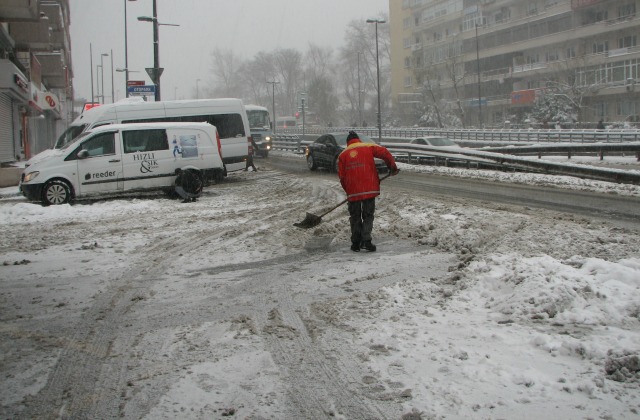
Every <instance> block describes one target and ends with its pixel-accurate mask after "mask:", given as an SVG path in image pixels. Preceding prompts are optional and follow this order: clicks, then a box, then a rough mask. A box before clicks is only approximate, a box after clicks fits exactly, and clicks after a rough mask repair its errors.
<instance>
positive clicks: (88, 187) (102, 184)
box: [67, 131, 124, 195]
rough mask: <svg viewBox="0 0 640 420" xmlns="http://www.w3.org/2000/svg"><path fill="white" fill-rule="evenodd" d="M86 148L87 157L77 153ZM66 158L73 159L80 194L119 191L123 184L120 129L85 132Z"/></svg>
mask: <svg viewBox="0 0 640 420" xmlns="http://www.w3.org/2000/svg"><path fill="white" fill-rule="evenodd" d="M81 150H86V152H87V157H85V158H83V159H78V158H77V154H78V152H80V151H81ZM67 159H76V160H77V165H78V186H79V188H80V195H91V194H96V193H107V192H116V191H121V190H122V189H123V187H124V183H123V173H122V156H121V153H120V133H118V132H117V131H109V132H101V133H97V134H95V135H89V136H87V139H86V140H84V141H83V142H82V143H81V144H80V145H79V146H78V147H77V148H76V150H75V152H74V153H72V154H71V155H69V158H67Z"/></svg>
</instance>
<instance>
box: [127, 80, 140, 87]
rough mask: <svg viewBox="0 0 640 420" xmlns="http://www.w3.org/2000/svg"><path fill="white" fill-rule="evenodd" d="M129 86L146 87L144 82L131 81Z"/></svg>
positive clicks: (128, 83)
mask: <svg viewBox="0 0 640 420" xmlns="http://www.w3.org/2000/svg"><path fill="white" fill-rule="evenodd" d="M127 86H144V80H129V81H128V82H127Z"/></svg>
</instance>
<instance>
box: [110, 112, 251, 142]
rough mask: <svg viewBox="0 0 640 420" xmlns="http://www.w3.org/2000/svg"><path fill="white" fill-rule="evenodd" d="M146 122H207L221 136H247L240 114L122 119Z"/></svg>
mask: <svg viewBox="0 0 640 420" xmlns="http://www.w3.org/2000/svg"><path fill="white" fill-rule="evenodd" d="M145 122H206V123H209V124H211V125H215V126H216V128H217V129H218V133H219V134H220V138H223V139H226V138H230V137H246V135H247V133H245V131H244V123H243V122H242V117H241V116H240V114H210V115H185V116H181V117H162V118H141V119H136V120H126V121H124V120H123V121H122V123H123V124H130V123H145Z"/></svg>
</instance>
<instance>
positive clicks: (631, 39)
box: [618, 35, 637, 48]
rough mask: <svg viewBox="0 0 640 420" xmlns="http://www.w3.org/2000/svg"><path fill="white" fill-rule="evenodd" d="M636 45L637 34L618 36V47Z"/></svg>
mask: <svg viewBox="0 0 640 420" xmlns="http://www.w3.org/2000/svg"><path fill="white" fill-rule="evenodd" d="M636 45H637V43H636V35H629V36H625V37H622V38H618V48H631V47H635V46H636Z"/></svg>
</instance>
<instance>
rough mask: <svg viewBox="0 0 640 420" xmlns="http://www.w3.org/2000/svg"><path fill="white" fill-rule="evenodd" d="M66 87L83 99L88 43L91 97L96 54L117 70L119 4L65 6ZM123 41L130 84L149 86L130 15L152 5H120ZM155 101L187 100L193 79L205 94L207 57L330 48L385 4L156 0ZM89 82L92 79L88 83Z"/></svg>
mask: <svg viewBox="0 0 640 420" xmlns="http://www.w3.org/2000/svg"><path fill="white" fill-rule="evenodd" d="M69 4H70V6H71V27H70V32H71V51H72V59H73V71H74V78H73V85H74V87H75V97H76V99H78V98H81V97H84V98H90V97H91V78H90V77H89V72H90V68H91V65H90V56H91V54H90V53H89V45H90V44H91V46H92V49H93V72H94V88H93V90H94V95H98V90H99V86H98V85H102V80H101V77H100V76H96V71H97V70H96V66H97V65H99V64H100V55H101V54H103V53H108V54H110V53H111V50H113V67H114V68H124V67H125V53H124V27H125V25H124V10H125V0H106V1H105V0H70V1H69ZM126 5H127V6H126V7H127V27H128V33H127V39H128V50H129V53H128V58H129V69H130V70H132V71H138V72H139V73H131V74H130V79H131V80H144V81H145V84H151V81H150V79H149V77H148V76H147V74H146V72H145V68H146V67H153V25H152V24H151V23H149V22H139V21H138V20H137V17H138V16H152V14H153V2H152V0H135V1H127V2H126ZM157 8H158V22H159V23H161V24H162V23H170V24H178V25H180V26H179V27H175V26H160V27H159V40H160V42H159V45H160V67H163V68H164V73H163V74H162V78H161V88H162V89H161V94H162V99H163V100H172V99H175V98H176V96H177V98H178V99H188V98H191V97H192V96H193V95H194V94H195V87H196V80H197V79H201V80H200V81H199V82H198V85H199V87H200V88H201V89H203V88H205V87H206V86H207V85H208V84H209V83H210V81H211V77H210V76H209V74H210V69H211V66H212V65H211V51H213V49H214V48H216V47H221V48H231V49H233V50H234V51H235V52H236V53H237V54H238V55H240V56H242V57H243V58H252V57H253V56H254V54H256V53H257V52H259V51H273V50H275V49H277V48H295V49H298V50H300V51H301V52H304V51H306V49H307V46H308V45H309V43H313V44H316V45H320V46H323V47H324V46H332V47H334V48H338V47H340V46H342V45H343V44H344V36H345V27H346V25H347V24H348V23H349V22H350V21H351V20H354V19H363V20H366V19H367V18H370V17H378V16H380V14H381V12H384V13H388V10H389V0H233V1H229V0H157ZM102 59H103V62H104V68H105V72H104V93H105V103H109V102H111V57H110V56H105V57H102ZM96 79H97V80H96ZM114 86H115V87H114V93H115V99H116V101H117V100H118V99H122V98H123V97H124V96H125V77H124V73H118V72H114Z"/></svg>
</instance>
